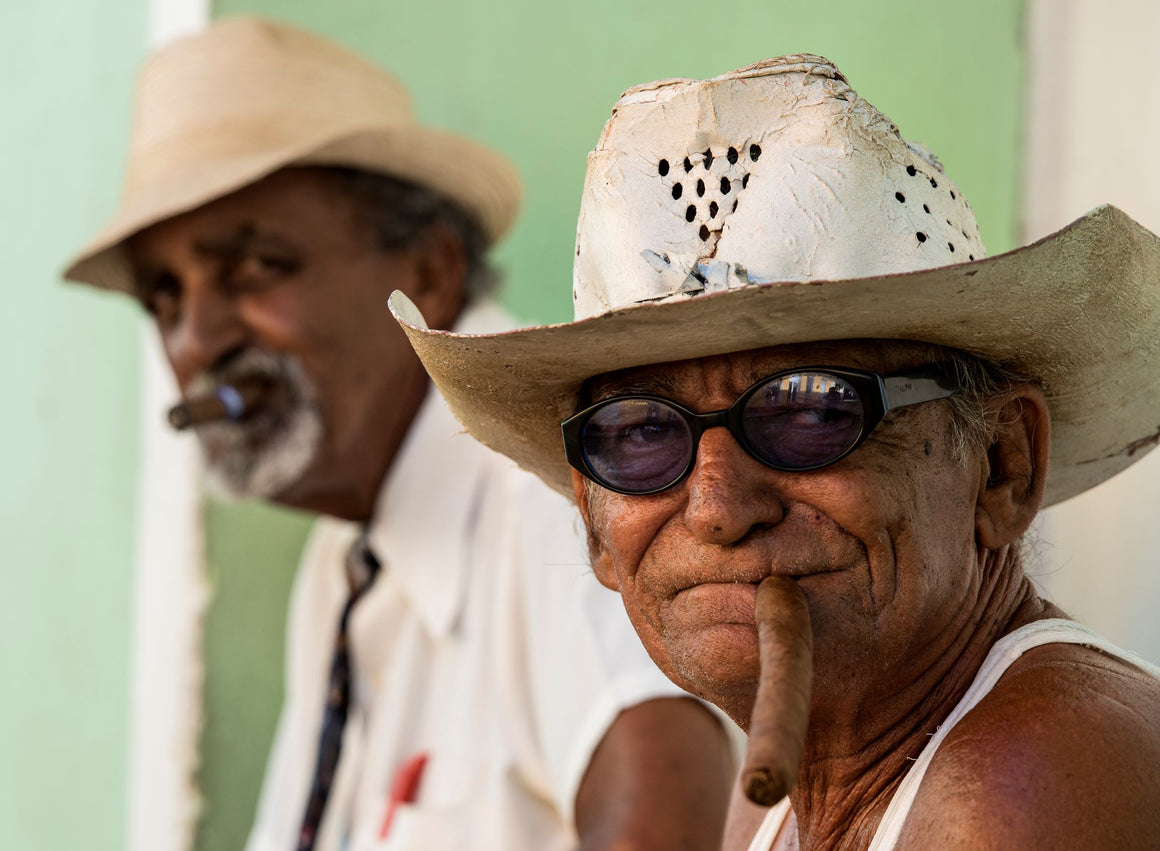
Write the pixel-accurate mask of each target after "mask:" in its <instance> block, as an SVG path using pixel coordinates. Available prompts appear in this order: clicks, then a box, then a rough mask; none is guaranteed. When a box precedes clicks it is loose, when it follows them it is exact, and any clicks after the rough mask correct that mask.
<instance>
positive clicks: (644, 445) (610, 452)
mask: <svg viewBox="0 0 1160 851" xmlns="http://www.w3.org/2000/svg"><path fill="white" fill-rule="evenodd" d="M582 443H583V449H584V456H585V458H586V459H587V461H588V465H589V466H590V467H591V468H592V472H594V473H595V474H596V475H597V476H599V477H600V478H602V479H604V480H605V481H606V482H608V483H610V484H614V485H615V486H616V487H618V488H622V489H624V490H626V491H632V492H636V493H644V492H647V491H650V490H656V489H658V488H663V487H665V486H667V485H669V484H672V482H673V481H674V480H676V479H677V478H679V477H680V475H681V474H682V473H683V472H684V470H685V466H686V465H687V464H688V462H689V458H690V456H691V454H692V451H693V440H692V435H691V434H690V432H689V426H688V424H687V423H686V422H685V420H684V418H683V417H682V416H681V415H680V414H679V413H678V412H677V411H675V410H673V409H672V408H670V407H669V406H668V405H666V404H664V403H663V402H659V401H656V400H654V399H614V400H612V401H611V402H609V403H608V404H607V405H605V406H604V407H603V408H601V409H600V410H598V411H597V412H596V413H595V414H593V415H592V417H591V419H589V420H588V422H587V424H586V425H585V426H584V435H583V437H582Z"/></svg>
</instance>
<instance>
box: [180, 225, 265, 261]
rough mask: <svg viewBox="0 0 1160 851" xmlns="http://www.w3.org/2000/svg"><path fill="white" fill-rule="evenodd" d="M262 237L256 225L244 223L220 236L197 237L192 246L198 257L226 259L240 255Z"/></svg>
mask: <svg viewBox="0 0 1160 851" xmlns="http://www.w3.org/2000/svg"><path fill="white" fill-rule="evenodd" d="M262 236H265V235H264V234H262V233H261V232H260V231H259V230H258V226H257V225H255V224H253V223H246V224H242V225H238V226H237V227H236V228H234V229H233V230H230V231H226V232H224V233H221V234H214V235H212V236H203V237H199V238H198V239H197V240H196V241H195V242H194V244H193V250H194V251H195V252H196V253H197V254H200V255H209V256H212V257H228V256H231V255H234V254H238V253H240V252H241V251H243V250H244V249H245V248H246V247H247V246H248V245H249V244H250V243H252V242H253V241H254V240H256V239H258V238H260V237H262Z"/></svg>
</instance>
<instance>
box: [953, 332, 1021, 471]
mask: <svg viewBox="0 0 1160 851" xmlns="http://www.w3.org/2000/svg"><path fill="white" fill-rule="evenodd" d="M945 352H946V356H945V358H944V361H945V362H947V363H950V364H952V365H953V366H954V370H955V375H956V377H957V378H958V382H959V390H958V392H957V393H955V394H953V395H952V396H950V397H948V398H947V400H946V402H947V404H948V405H949V406H950V414H951V417H950V440H951V452H952V457H953V458H955V459H956V460H958V461H959V462H965V461H966V460H967V459H968V458H969V457H970V456H971V455H972V454H975V453H980V452H985V451H986V449H987V447H988V446H990V445H991V442H992V440H993V439H994V436H995V435H994V430H993V429H992V428H991V427H990V426H989V425H988V424H987V414H988V412H989V406H990V405H991V404H992V402H993V400H994V399H995V398H996V397H997V396H999V395H1000V394H1001V393H1003V392H1004V391H1005V390H1006V389H1008V388H1009V387H1012V386H1015V385H1019V384H1031V383H1034V382H1033V381H1032V380H1031V379H1029V378H1027V377H1025V376H1023V375H1020V374H1019V373H1017V372H1014V371H1013V370H1010V369H1007V368H1006V367H1002V366H999V365H998V364H995V363H991V362H989V361H985V360H982V359H981V358H977V357H975V356H973V355H968V354H966V353H964V352H960V351H957V350H954V349H948V350H945Z"/></svg>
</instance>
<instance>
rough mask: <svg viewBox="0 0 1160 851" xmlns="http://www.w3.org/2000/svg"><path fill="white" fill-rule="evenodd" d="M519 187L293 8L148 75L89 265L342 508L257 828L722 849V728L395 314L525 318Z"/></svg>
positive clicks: (433, 839) (352, 842) (725, 769)
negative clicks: (465, 429) (488, 445)
mask: <svg viewBox="0 0 1160 851" xmlns="http://www.w3.org/2000/svg"><path fill="white" fill-rule="evenodd" d="M518 202H519V184H518V178H517V177H516V174H515V172H514V170H513V169H512V168H511V167H510V166H509V165H508V164H507V163H506V161H504V160H503V159H502V158H500V157H499V156H497V155H496V154H495V153H493V152H491V151H489V150H487V149H485V148H483V147H481V146H479V145H477V144H475V143H473V142H471V141H469V140H467V139H463V138H460V137H457V136H454V135H451V134H448V133H444V132H441V131H438V130H434V129H431V128H428V127H423V126H420V125H418V124H416V123H415V122H414V120H413V118H412V116H411V112H410V105H409V102H408V98H407V95H406V93H405V92H404V91H403V89H402V88H401V87H400V86H399V84H398V83H397V82H396V81H395V80H393V79H392V78H391V77H389V76H388V75H386V74H384V73H383V72H382V71H381V70H380V69H378V68H377V67H375V66H373V65H371V64H370V63H367V62H366V61H364V60H362V59H361V58H360V57H358V56H355V55H353V54H351V53H350V52H348V51H346V50H345V49H343V48H341V47H339V46H337V45H334V44H332V43H329V42H326V41H324V40H322V39H319V38H317V37H315V36H313V35H311V34H308V33H305V32H302V31H300V30H297V29H294V28H291V27H288V26H284V25H281V24H277V23H273V22H269V21H264V20H260V19H256V18H237V19H231V20H225V21H222V22H219V23H217V24H216V25H214V26H213V27H211V28H210V29H209V30H207V31H206V32H204V33H202V34H200V35H197V36H194V37H192V38H188V39H184V40H182V41H179V42H177V43H175V44H173V45H171V46H170V47H168V48H166V49H164V50H162V51H160V52H159V53H158V54H157V55H155V56H154V57H153V58H152V59H151V60H150V62H149V63H148V65H147V66H146V69H145V71H144V72H143V74H142V77H141V81H140V87H139V92H138V101H137V112H136V120H135V125H134V130H133V142H132V146H131V151H130V157H129V165H128V173H127V179H126V188H125V195H124V199H123V203H122V208H121V210H120V211H119V212H118V214H117V215H116V216H115V218H114V220H113V221H112V222H111V223H110V224H109V225H108V226H107V227H106V228H105V229H104V230H103V231H102V232H101V234H100V235H98V237H97V238H96V239H95V240H93V242H92V243H90V245H89V246H88V247H87V248H85V249H84V250H83V251H82V252H81V253H80V255H79V256H78V257H77V259H76V260H75V262H74V263H73V264H72V265H71V266H70V268H69V269H68V270H67V272H66V276H67V277H68V278H70V279H72V280H77V281H83V282H86V283H90V284H94V285H96V286H100V287H105V288H108V289H113V290H118V291H121V292H124V293H127V294H129V295H131V296H133V297H134V298H136V299H138V300H139V301H140V302H141V304H142V305H143V306H144V307H145V309H146V310H147V311H148V312H149V313H150V315H151V316H152V317H153V319H154V321H155V322H156V325H157V328H158V331H159V333H160V336H161V340H162V344H163V347H164V350H165V353H166V356H167V358H168V360H169V363H170V366H171V367H172V369H173V373H174V376H175V377H176V379H177V383H178V385H179V387H180V389H181V393H182V396H183V398H184V404H183V405H181V406H178V407H176V408H175V409H174V412H173V414H172V416H173V419H174V421H175V423H176V424H178V425H180V426H183V427H192V428H194V429H195V431H196V434H197V436H198V439H199V441H200V444H201V447H202V450H203V454H204V457H205V460H206V465H207V477H208V480H209V482H210V484H211V485H212V486H213V487H214V488H215V489H216V490H217V491H218V492H221V493H225V494H229V495H231V496H235V497H241V498H257V499H265V500H269V501H272V502H275V503H278V504H281V505H285V506H290V507H293V508H297V509H302V510H305V511H310V512H314V513H317V514H320V515H323V516H324V517H325V518H326V519H324V520H323V521H322V522H320V523H319V524H318V527H317V529H316V531H315V534H314V536H313V538H312V540H311V542H310V544H309V546H308V549H307V552H306V554H305V556H304V558H303V562H302V564H301V566H300V569H299V574H298V577H297V580H296V585H295V591H294V596H293V600H292V604H291V613H290V623H289V628H288V643H289V647H288V654H287V659H288V663H287V664H288V669H287V683H286V695H287V697H286V704H285V706H284V709H283V713H282V718H281V722H280V725H279V730H278V734H277V738H276V741H275V745H274V750H273V753H272V755H271V758H270V762H269V765H268V768H267V776H266V783H265V787H264V790H263V793H262V800H261V804H260V807H259V813H258V818H257V822H256V824H255V827H254V830H253V832H252V834H251V839H250V844H249V848H250V849H251V851H275V849H277V851H284V849H291V848H298V849H309V848H319V849H321V848H327V849H331V848H355V849H357V848H371V847H374V848H392V849H405V848H414V849H439V848H452V847H454V848H496V849H519V848H527V849H550V848H569V847H574V846H576V845H577V844H580V845H581V846H582V847H584V848H601V847H613V846H615V847H621V848H628V847H635V848H659V847H688V848H698V847H704V848H709V847H715V846H716V843H717V841H718V838H719V835H720V829H721V825H722V823H723V819H724V810H725V806H726V798H727V789H728V784H729V780H730V773H731V764H730V760H729V756H728V749H727V746H726V742H725V737H724V734H723V730H722V728H721V725H720V724H719V722H718V721H717V719H716V718H715V717H714V716H712V715H711V714H710V713H709V711H708V710H707V709H706V708H705V707H704V706H702V705H701V704H699V703H697V702H696V701H694V700H692V699H690V698H688V697H687V696H686V695H684V693H683V692H681V691H679V690H678V689H676V688H675V687H673V686H672V685H671V684H670V683H669V682H668V681H667V680H666V679H665V678H664V677H663V676H662V675H661V674H660V673H659V672H658V671H657V670H656V668H655V667H654V666H653V665H652V663H651V662H650V661H649V660H648V657H647V655H646V654H645V653H644V651H643V649H642V648H641V647H640V644H639V641H638V639H637V638H636V636H635V634H634V633H633V631H632V629H631V626H630V625H629V622H628V620H627V618H626V617H625V615H624V612H623V610H622V608H621V605H620V601H619V599H618V598H617V597H616V596H615V595H614V594H612V593H611V592H608V591H606V590H604V589H602V588H600V587H599V586H598V585H597V584H596V583H595V581H594V580H593V578H592V577H591V576H590V575H589V570H588V566H587V559H586V548H585V544H584V539H583V534H582V532H581V531H579V529H578V526H577V521H576V518H575V515H574V509H572V507H571V506H570V505H569V504H568V503H567V501H566V500H564V499H562V498H560V497H559V496H558V495H555V494H552V493H551V492H550V491H549V490H547V489H546V488H545V487H544V486H543V485H542V484H540V483H539V482H538V481H537V480H536V479H535V478H534V477H532V476H530V475H528V474H525V473H522V472H520V471H519V470H517V469H516V468H515V467H514V466H513V465H512V464H510V462H508V461H506V459H503V458H501V457H500V456H498V455H495V454H493V453H491V452H490V451H488V450H486V449H484V448H483V447H481V446H480V445H478V444H476V443H475V442H474V441H473V440H472V439H471V438H470V437H468V436H466V435H464V434H462V433H460V430H459V428H458V427H457V425H456V424H455V422H454V420H453V418H452V417H451V415H450V413H449V412H448V411H447V409H446V407H445V405H444V403H443V401H442V399H441V398H440V397H439V396H438V394H437V393H435V392H433V391H429V388H428V381H427V377H426V374H425V373H424V371H423V369H422V367H421V366H420V364H419V362H418V360H417V358H416V357H415V356H414V354H413V353H412V351H411V349H410V347H409V346H408V345H407V343H406V340H405V339H404V337H403V335H402V333H401V331H400V330H399V328H398V327H397V326H396V325H395V323H394V322H393V320H392V319H391V318H390V316H389V314H388V313H387V311H386V297H387V295H388V294H389V293H390V292H391V291H392V290H395V289H400V290H402V291H404V292H406V293H407V294H408V295H409V296H410V297H411V298H412V299H413V300H414V301H415V302H416V303H417V304H418V305H420V306H421V308H422V309H423V311H424V313H425V315H426V316H427V317H429V319H430V320H431V322H432V326H433V327H438V328H444V329H451V328H455V329H456V330H457V331H459V332H462V333H480V332H487V331H496V330H502V329H504V328H508V327H511V325H512V321H511V320H510V318H509V317H507V316H506V315H505V314H504V313H503V312H502V311H501V310H500V308H499V307H498V306H497V305H496V303H495V302H494V301H492V300H491V299H490V298H489V297H488V293H489V290H490V288H491V286H492V284H493V281H494V275H493V273H492V270H491V268H490V267H489V265H488V262H487V259H486V256H485V253H486V251H487V250H488V248H489V247H490V246H491V245H493V244H494V243H495V241H496V240H498V239H499V238H500V237H501V236H502V235H503V234H504V233H505V231H506V230H507V229H508V228H509V226H510V225H511V222H512V220H513V219H514V217H515V215H516V212H517V207H518ZM690 777H695V778H698V779H697V781H696V782H694V783H690V782H689V778H690ZM682 843H683V844H682Z"/></svg>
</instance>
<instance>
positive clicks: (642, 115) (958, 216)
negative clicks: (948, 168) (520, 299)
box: [391, 55, 1160, 504]
mask: <svg viewBox="0 0 1160 851" xmlns="http://www.w3.org/2000/svg"><path fill="white" fill-rule="evenodd" d="M573 295H574V302H575V316H576V320H575V321H574V322H572V323H568V324H561V325H551V326H546V327H539V328H531V329H525V330H520V331H514V332H510V333H506V334H495V335H485V336H461V335H456V334H451V333H447V332H442V331H428V330H426V328H425V324H424V322H423V319H422V317H421V316H420V315H419V314H418V312H417V311H416V310H415V308H414V306H413V305H412V304H411V303H410V302H409V301H407V300H406V299H405V298H404V297H403V296H402V294H401V293H395V294H394V295H393V296H392V297H391V307H392V310H393V311H394V313H395V315H396V317H397V318H398V319H399V320H400V321H401V323H402V324H403V326H404V329H405V330H406V332H407V334H408V336H409V338H410V340H411V343H412V345H413V346H414V347H415V350H416V351H417V352H418V354H419V357H420V358H421V359H422V361H423V364H424V366H425V367H426V368H427V370H428V372H429V373H430V374H431V376H432V378H433V380H434V382H435V384H436V385H437V386H438V387H439V389H440V390H441V391H442V393H443V395H444V396H445V397H446V398H447V400H448V402H449V403H450V405H451V407H452V409H453V410H454V411H455V413H456V415H457V416H458V417H459V419H460V421H461V422H462V423H463V424H464V425H465V426H466V427H467V428H468V430H470V431H471V433H472V434H474V435H475V436H476V437H477V438H479V439H480V440H481V441H483V442H484V443H486V444H487V445H489V446H491V447H493V448H495V449H497V450H498V451H500V452H502V453H504V454H506V455H508V456H510V457H511V458H513V459H514V460H515V461H516V462H517V463H519V464H520V465H521V466H523V467H525V468H527V469H528V470H531V471H532V472H534V473H536V474H537V475H539V476H540V477H541V478H543V479H544V480H545V481H546V482H548V483H549V484H550V485H552V486H553V487H555V488H556V489H558V490H560V491H561V492H563V493H565V494H569V495H570V494H571V492H572V488H571V475H570V468H569V467H568V464H567V462H566V461H565V458H564V451H563V447H562V442H561V436H560V423H561V421H562V420H564V419H565V418H566V417H568V416H569V415H571V414H572V413H573V412H574V410H575V406H576V400H577V391H578V389H579V387H580V385H581V383H582V382H583V381H584V380H585V379H587V378H589V377H591V376H593V375H598V374H601V373H604V372H609V371H612V370H616V369H621V368H625V367H631V366H639V365H643V364H649V363H661V362H665V361H675V360H683V359H687V358H698V357H703V356H708V355H714V354H721V353H726V352H735V351H744V350H747V349H756V348H761V347H765V346H772V345H782V344H791V343H802V342H809V341H818V340H840V339H855V338H882V339H907V340H920V341H928V342H932V343H938V344H941V345H944V346H950V347H953V348H956V349H961V350H963V351H966V352H970V353H973V354H975V355H978V356H981V357H983V358H986V359H988V360H991V361H993V362H996V363H999V364H1001V365H1004V366H1007V367H1009V368H1012V369H1014V370H1017V371H1019V372H1020V373H1022V374H1025V375H1028V376H1031V377H1033V378H1035V379H1037V380H1039V381H1040V382H1041V383H1042V384H1043V387H1044V389H1045V391H1046V394H1047V396H1048V400H1049V404H1050V407H1051V413H1052V422H1053V442H1052V451H1051V459H1050V467H1049V474H1048V479H1047V492H1046V496H1045V503H1046V504H1052V503H1055V502H1059V501H1060V500H1064V499H1067V498H1068V497H1070V496H1073V495H1075V494H1077V493H1080V492H1081V491H1083V490H1086V489H1087V488H1090V487H1092V486H1093V485H1096V484H1098V483H1099V482H1101V481H1103V480H1104V479H1106V478H1108V477H1109V476H1112V475H1114V474H1115V473H1117V472H1119V471H1120V470H1122V469H1124V468H1125V467H1127V466H1129V465H1130V464H1132V463H1133V462H1135V461H1136V460H1138V459H1139V458H1140V457H1142V456H1143V455H1144V454H1145V453H1146V452H1147V451H1148V450H1150V449H1151V448H1152V447H1153V446H1155V444H1156V443H1157V442H1158V441H1160V239H1158V238H1157V237H1156V236H1155V235H1153V234H1152V233H1150V232H1148V231H1147V230H1145V229H1144V228H1143V227H1141V226H1140V225H1138V224H1137V223H1136V222H1134V221H1132V219H1130V218H1129V217H1128V216H1126V215H1125V214H1124V213H1122V212H1120V211H1119V210H1117V209H1115V208H1113V207H1101V208H1098V209H1096V210H1093V211H1092V212H1090V213H1088V214H1087V215H1085V216H1084V217H1082V218H1081V219H1079V220H1078V221H1076V222H1074V223H1072V224H1071V225H1069V226H1068V227H1066V228H1064V229H1063V230H1061V231H1059V232H1058V233H1055V234H1053V235H1051V236H1049V237H1047V238H1046V239H1043V240H1040V241H1039V242H1036V243H1035V244H1033V245H1028V246H1026V247H1023V248H1020V249H1017V250H1015V251H1011V252H1008V253H1006V254H1001V255H998V256H996V257H992V258H989V259H984V258H983V246H982V243H981V242H980V240H979V232H978V228H977V227H976V224H975V219H974V215H973V214H972V212H971V208H970V206H969V205H968V204H967V202H966V200H965V199H964V198H963V196H962V193H961V192H960V191H959V189H958V187H957V186H956V185H955V184H954V183H952V182H951V181H950V180H949V179H948V178H947V177H946V176H945V175H944V174H943V172H942V169H941V167H940V166H939V165H938V163H937V162H936V161H935V160H934V159H933V157H931V156H930V155H929V154H926V153H925V152H924V151H922V150H921V149H919V148H917V147H916V146H913V145H910V144H908V143H907V142H906V141H905V140H904V139H903V138H902V137H901V135H900V134H899V132H898V129H897V128H896V127H895V126H894V125H893V124H892V123H891V122H890V121H889V120H888V119H887V118H885V117H884V116H883V115H882V114H881V113H879V112H878V111H877V110H876V109H874V108H873V107H872V106H870V105H869V104H868V103H867V102H866V101H864V100H862V99H861V98H860V97H858V95H857V94H856V93H855V92H854V91H853V90H852V89H851V88H850V86H849V85H848V84H847V82H846V80H845V79H844V78H843V76H842V75H841V74H840V73H839V72H838V70H837V69H836V68H835V67H834V66H833V65H832V64H831V63H830V62H828V61H827V60H825V59H823V58H821V57H817V56H808V55H797V56H787V57H782V58H779V59H772V60H768V61H766V62H761V63H758V64H757V65H753V66H750V67H747V68H742V69H740V70H738V71H734V72H731V73H728V74H725V75H723V76H720V77H717V78H715V79H712V80H704V81H700V80H697V81H690V80H664V81H661V82H658V83H652V84H649V85H645V86H640V87H637V88H634V89H630V90H629V91H628V92H626V93H625V94H624V95H623V96H622V97H621V99H620V101H619V102H618V103H617V104H616V106H615V108H614V109H613V111H612V117H611V118H610V119H609V121H608V123H607V125H606V126H605V128H604V132H603V134H602V135H601V137H600V140H599V142H598V143H597V145H596V149H595V150H594V151H593V152H592V153H591V154H590V155H589V157H588V173H587V179H586V182H585V186H584V194H583V199H582V202H581V209H580V219H579V226H578V229H577V238H576V257H575V267H574V291H573Z"/></svg>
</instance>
